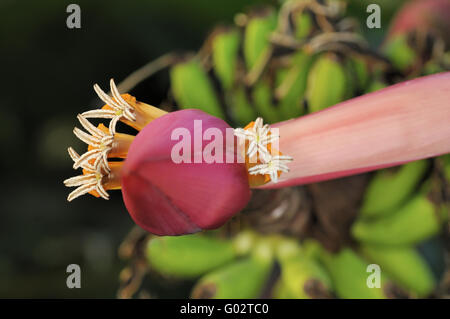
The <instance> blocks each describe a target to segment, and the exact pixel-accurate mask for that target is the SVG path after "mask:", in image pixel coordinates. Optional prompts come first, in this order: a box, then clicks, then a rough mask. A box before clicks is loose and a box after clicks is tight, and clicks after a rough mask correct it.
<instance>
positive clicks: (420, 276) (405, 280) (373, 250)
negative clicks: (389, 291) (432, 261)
mask: <svg viewBox="0 0 450 319" xmlns="http://www.w3.org/2000/svg"><path fill="white" fill-rule="evenodd" d="M361 251H362V253H363V254H364V255H365V256H366V257H367V258H368V259H369V260H371V261H373V262H374V263H376V264H378V265H379V266H380V267H381V271H382V272H383V271H386V273H387V274H388V275H389V278H391V279H392V280H394V281H395V282H396V283H397V284H398V285H399V286H400V287H402V288H404V289H406V290H408V291H409V292H412V293H414V295H416V296H417V297H425V296H427V295H429V294H430V293H431V291H433V289H434V288H435V286H436V280H435V278H434V277H433V273H432V272H431V271H430V268H429V267H428V265H427V262H426V261H425V260H424V259H423V258H422V256H421V255H420V254H419V253H418V252H417V250H416V249H415V248H414V247H411V246H400V247H384V246H377V245H362V247H361Z"/></svg>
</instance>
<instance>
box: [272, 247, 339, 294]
mask: <svg viewBox="0 0 450 319" xmlns="http://www.w3.org/2000/svg"><path fill="white" fill-rule="evenodd" d="M280 263H281V280H282V281H283V284H282V285H283V287H284V288H285V291H286V293H288V294H289V295H290V296H292V297H293V298H297V299H308V298H324V297H327V296H329V295H330V291H331V286H332V284H331V279H330V277H329V276H328V274H327V272H326V271H325V269H323V267H322V266H321V265H320V264H318V263H317V262H316V261H315V260H313V259H312V258H309V257H308V256H306V255H305V254H301V253H299V254H297V255H295V256H292V257H289V258H284V259H282V260H281V262H280ZM315 294H318V295H315Z"/></svg>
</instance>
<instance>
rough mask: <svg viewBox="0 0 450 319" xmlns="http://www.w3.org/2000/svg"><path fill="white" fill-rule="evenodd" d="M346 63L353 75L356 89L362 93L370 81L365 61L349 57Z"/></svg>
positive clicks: (356, 57) (357, 57)
mask: <svg viewBox="0 0 450 319" xmlns="http://www.w3.org/2000/svg"><path fill="white" fill-rule="evenodd" d="M347 61H348V62H347V63H348V66H349V70H351V71H352V72H353V73H354V75H353V77H354V78H355V80H356V81H355V82H356V87H357V88H358V89H359V90H361V91H363V92H364V91H365V89H366V87H367V85H368V83H369V79H370V73H369V69H368V67H367V64H366V61H365V60H364V59H363V58H361V57H359V56H350V57H349V58H348V60H347Z"/></svg>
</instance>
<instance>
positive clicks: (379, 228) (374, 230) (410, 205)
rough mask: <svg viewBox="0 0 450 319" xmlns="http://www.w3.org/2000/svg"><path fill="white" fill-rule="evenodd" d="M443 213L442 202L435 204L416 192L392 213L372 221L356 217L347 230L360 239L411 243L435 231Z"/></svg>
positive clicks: (443, 217) (376, 242)
mask: <svg viewBox="0 0 450 319" xmlns="http://www.w3.org/2000/svg"><path fill="white" fill-rule="evenodd" d="M446 213H447V208H446V207H445V206H438V207H436V205H435V204H434V203H432V202H431V201H430V200H429V199H428V198H427V196H425V195H422V194H419V195H416V196H415V197H413V198H412V199H411V200H409V201H408V202H407V203H406V204H405V205H403V206H402V207H400V208H398V209H397V210H396V211H395V212H394V213H392V214H389V215H387V216H383V217H382V218H380V219H377V220H374V221H366V220H358V221H356V222H355V223H354V224H353V226H352V229H351V231H352V234H353V236H354V237H355V238H356V239H357V240H359V241H361V242H363V243H371V244H383V245H408V244H414V243H418V242H420V241H422V240H424V239H427V238H429V237H431V236H433V235H435V234H437V233H438V232H439V231H440V230H441V226H442V223H443V220H444V219H445V215H446Z"/></svg>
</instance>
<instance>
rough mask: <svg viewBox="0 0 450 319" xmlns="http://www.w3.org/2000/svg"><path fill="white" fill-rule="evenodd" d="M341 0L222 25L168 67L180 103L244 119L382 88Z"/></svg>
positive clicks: (297, 111) (286, 113)
mask: <svg viewBox="0 0 450 319" xmlns="http://www.w3.org/2000/svg"><path fill="white" fill-rule="evenodd" d="M344 7H345V2H342V1H316V0H290V1H285V2H284V3H283V5H282V7H281V8H280V10H279V11H278V12H276V10H275V9H273V8H264V9H260V10H258V11H252V12H250V13H248V14H239V15H237V16H236V19H235V20H236V25H235V26H229V27H219V28H217V29H216V30H214V31H213V32H212V33H211V35H210V37H209V38H208V39H207V41H206V42H205V45H204V46H203V49H202V50H201V51H200V52H199V53H198V54H197V55H195V56H193V57H192V56H191V57H188V58H186V59H185V60H183V61H182V62H180V63H178V64H176V65H174V66H173V67H172V69H171V71H170V78H171V84H172V85H171V88H172V94H173V97H174V99H175V101H176V103H177V105H178V107H179V108H193V107H194V108H199V109H201V110H203V111H205V112H207V113H210V114H212V115H215V116H218V117H221V118H224V119H227V120H228V121H230V122H233V123H234V124H236V125H246V124H247V123H249V122H250V121H252V120H254V119H255V118H256V117H257V116H262V117H263V118H264V120H265V121H266V122H268V123H273V122H278V121H282V120H286V119H290V118H293V117H298V116H300V115H303V114H306V113H308V112H316V111H319V110H322V109H324V108H326V107H328V106H331V105H334V104H337V103H339V102H342V101H344V100H346V99H348V98H350V97H353V96H355V95H358V94H362V93H365V92H369V91H370V90H372V91H373V90H375V89H377V88H379V87H380V83H381V80H379V79H378V80H377V78H376V77H375V74H374V73H373V72H372V69H371V68H369V62H370V61H372V62H373V61H375V62H374V63H372V64H373V65H377V66H380V67H382V65H383V61H382V60H379V61H378V60H377V59H376V58H374V56H373V55H367V54H366V53H365V52H366V51H367V50H368V47H367V44H366V43H365V41H364V40H363V38H362V37H361V36H360V35H359V34H358V33H357V32H356V27H355V26H354V23H351V22H349V21H348V19H343V15H342V13H343V9H344Z"/></svg>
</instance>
